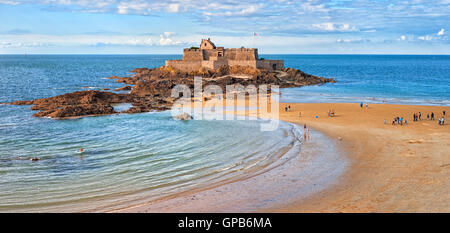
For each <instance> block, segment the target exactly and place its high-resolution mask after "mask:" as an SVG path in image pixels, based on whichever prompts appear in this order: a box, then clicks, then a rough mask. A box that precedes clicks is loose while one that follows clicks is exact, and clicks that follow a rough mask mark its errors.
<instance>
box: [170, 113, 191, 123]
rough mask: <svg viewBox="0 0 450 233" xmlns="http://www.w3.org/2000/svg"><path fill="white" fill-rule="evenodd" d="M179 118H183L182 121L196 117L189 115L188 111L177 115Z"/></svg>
mask: <svg viewBox="0 0 450 233" xmlns="http://www.w3.org/2000/svg"><path fill="white" fill-rule="evenodd" d="M174 118H175V119H177V120H182V121H189V120H192V119H194V118H193V117H192V116H191V115H189V114H188V113H183V114H181V115H178V116H175V117H174Z"/></svg>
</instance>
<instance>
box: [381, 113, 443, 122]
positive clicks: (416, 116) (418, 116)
mask: <svg viewBox="0 0 450 233" xmlns="http://www.w3.org/2000/svg"><path fill="white" fill-rule="evenodd" d="M420 120H422V113H421V112H418V113H413V121H420ZM427 120H432V121H434V112H431V113H430V114H427ZM403 121H404V123H405V124H407V123H408V122H407V121H406V119H404V118H403V117H395V118H394V119H393V120H392V125H396V124H399V125H403ZM384 123H385V124H386V120H385V122H384ZM438 124H439V125H444V124H445V110H444V111H442V117H441V118H438Z"/></svg>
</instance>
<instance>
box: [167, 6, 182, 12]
mask: <svg viewBox="0 0 450 233" xmlns="http://www.w3.org/2000/svg"><path fill="white" fill-rule="evenodd" d="M179 11H180V4H169V5H168V6H167V12H170V13H176V12H179Z"/></svg>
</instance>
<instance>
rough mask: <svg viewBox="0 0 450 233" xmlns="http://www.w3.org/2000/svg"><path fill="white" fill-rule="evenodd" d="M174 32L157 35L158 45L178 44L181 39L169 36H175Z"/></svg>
mask: <svg viewBox="0 0 450 233" xmlns="http://www.w3.org/2000/svg"><path fill="white" fill-rule="evenodd" d="M175 35H176V34H175V33H174V32H164V33H163V34H162V35H159V45H161V46H169V45H180V44H182V42H181V41H179V40H177V41H174V40H173V39H172V38H170V37H171V36H175Z"/></svg>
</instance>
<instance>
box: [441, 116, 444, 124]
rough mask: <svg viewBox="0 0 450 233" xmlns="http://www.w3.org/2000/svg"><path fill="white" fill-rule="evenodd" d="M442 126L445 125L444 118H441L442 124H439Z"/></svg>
mask: <svg viewBox="0 0 450 233" xmlns="http://www.w3.org/2000/svg"><path fill="white" fill-rule="evenodd" d="M441 124H442V125H444V124H445V118H444V117H442V123H441Z"/></svg>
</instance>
